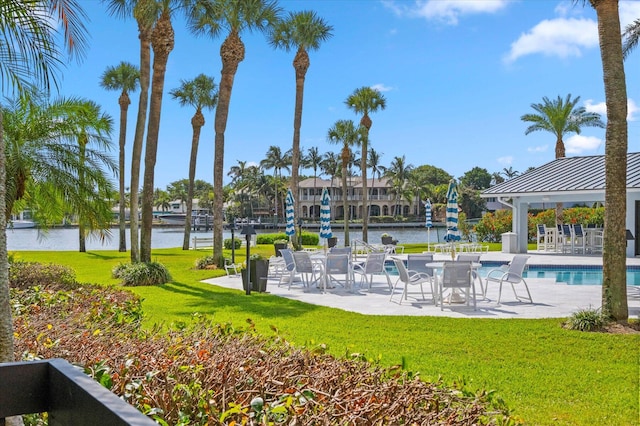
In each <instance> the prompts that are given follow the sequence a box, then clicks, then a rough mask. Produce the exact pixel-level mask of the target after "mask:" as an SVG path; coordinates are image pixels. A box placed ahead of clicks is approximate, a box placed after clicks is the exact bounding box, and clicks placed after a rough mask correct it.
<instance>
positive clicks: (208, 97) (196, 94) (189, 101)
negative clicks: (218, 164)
mask: <svg viewBox="0 0 640 426" xmlns="http://www.w3.org/2000/svg"><path fill="white" fill-rule="evenodd" d="M169 93H170V95H171V96H172V97H173V99H176V100H178V102H180V105H182V106H184V105H189V106H192V107H195V109H196V112H195V114H194V115H193V117H192V118H191V127H192V129H193V134H192V137H191V157H190V158H189V187H188V189H187V215H186V217H185V221H184V240H183V241H182V250H189V239H190V237H191V212H192V211H193V184H194V181H195V179H196V161H197V159H198V144H199V143H200V130H201V129H202V126H204V115H203V114H202V109H203V108H206V109H213V108H214V107H215V106H216V102H217V101H218V91H217V89H216V84H215V83H214V81H213V78H212V77H208V76H206V75H204V74H200V75H198V76H197V77H196V78H194V79H193V80H190V81H184V80H182V81H181V83H180V87H179V88H178V89H173V90H172V91H171V92H169Z"/></svg>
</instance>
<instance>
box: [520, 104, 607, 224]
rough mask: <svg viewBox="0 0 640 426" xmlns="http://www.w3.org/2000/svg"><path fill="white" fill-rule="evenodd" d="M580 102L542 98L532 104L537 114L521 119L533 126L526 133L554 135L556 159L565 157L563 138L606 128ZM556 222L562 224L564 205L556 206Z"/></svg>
mask: <svg viewBox="0 0 640 426" xmlns="http://www.w3.org/2000/svg"><path fill="white" fill-rule="evenodd" d="M579 101H580V96H578V97H576V98H575V99H573V100H572V99H571V94H568V95H567V97H566V99H564V100H563V99H562V98H561V97H560V96H558V97H557V98H556V99H555V100H550V99H549V98H547V97H546V96H545V97H543V98H542V103H537V104H531V108H533V110H534V111H535V112H536V114H524V115H523V116H522V117H520V119H521V120H522V121H527V122H530V123H533V124H531V125H530V126H529V127H527V129H526V130H525V131H524V134H525V135H528V134H529V133H532V132H536V131H540V130H544V131H546V132H549V133H553V134H554V135H555V137H556V148H555V149H556V158H563V157H565V147H564V142H563V140H562V138H563V137H564V135H566V134H568V133H576V134H578V135H579V134H580V133H581V132H582V128H583V127H600V128H602V127H604V123H603V122H602V120H601V119H600V114H598V113H596V112H587V110H586V109H585V107H576V105H577V104H578V102H579ZM556 221H557V223H562V222H563V219H562V203H557V204H556Z"/></svg>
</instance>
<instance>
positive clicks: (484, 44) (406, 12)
mask: <svg viewBox="0 0 640 426" xmlns="http://www.w3.org/2000/svg"><path fill="white" fill-rule="evenodd" d="M578 3H579V4H578V5H574V2H572V1H553V0H514V1H507V0H450V1H445V0H435V1H434V0H429V1H421V0H415V1H414V0H411V1H409V0H382V1H380V0H317V1H312V0H310V1H304V0H280V1H279V5H280V6H281V7H282V8H283V9H284V10H285V11H287V12H288V11H301V10H313V11H315V12H316V13H317V14H318V16H319V17H321V18H322V19H323V20H324V21H325V22H326V23H328V24H329V25H331V26H333V36H332V37H331V38H330V39H329V40H327V41H325V42H324V43H323V44H322V45H321V46H320V48H319V49H318V50H316V51H311V52H309V56H310V60H311V65H310V67H309V70H308V72H307V76H306V82H305V92H304V107H303V117H302V128H301V146H302V147H303V148H304V149H308V148H311V147H314V146H315V147H318V149H319V151H320V152H321V153H325V152H330V151H332V152H336V153H338V152H339V150H340V148H339V146H338V145H332V144H330V143H328V142H327V132H328V130H329V129H330V128H331V127H332V126H333V125H334V123H335V122H336V121H338V120H344V119H351V120H354V122H355V123H358V122H359V120H360V117H359V116H356V115H355V113H353V112H352V111H351V110H349V109H348V108H347V107H346V106H345V103H344V101H345V100H346V99H347V97H348V96H349V95H350V94H351V93H353V92H354V90H356V89H358V88H360V87H363V86H370V87H374V88H376V89H378V90H380V92H381V93H382V94H383V95H384V96H385V98H386V109H385V110H383V111H379V112H376V113H374V114H372V115H371V119H372V120H373V125H372V127H371V130H370V135H369V136H370V146H371V147H373V148H374V149H375V150H376V151H378V152H379V153H381V164H382V165H384V166H388V165H389V164H390V163H391V162H392V161H393V159H394V157H402V156H405V157H406V161H407V163H409V164H411V165H413V166H415V167H418V166H421V165H425V164H428V165H433V166H435V167H439V168H442V169H444V170H445V171H446V172H448V173H449V174H451V175H453V176H454V177H457V178H459V177H461V176H462V175H464V173H465V172H467V171H469V170H471V169H472V168H474V167H482V168H485V169H487V171H488V172H489V173H494V172H501V171H504V169H509V168H512V169H513V170H515V171H519V172H523V171H525V170H526V169H527V168H529V167H538V166H540V165H542V164H545V163H547V162H549V161H551V160H553V158H554V156H555V153H554V146H555V137H554V136H553V135H552V134H551V133H548V132H534V133H531V134H529V135H525V130H526V128H527V127H528V124H527V123H525V122H523V121H522V120H521V119H520V117H521V116H522V115H523V114H527V113H532V112H534V111H533V109H532V108H531V105H532V104H535V103H541V102H542V99H543V97H548V98H550V99H555V98H556V97H558V96H561V97H562V98H565V97H566V96H567V95H569V94H570V95H571V96H572V97H574V98H575V97H577V96H579V97H580V102H579V104H578V105H579V106H584V107H585V108H586V109H587V110H588V111H594V112H598V113H601V114H602V118H603V121H606V109H605V106H604V105H605V97H604V83H603V77H602V62H601V58H600V50H599V46H598V34H597V19H596V14H595V11H594V10H593V9H592V8H591V7H590V6H583V5H582V3H581V2H578ZM586 3H587V4H588V2H586ZM81 4H82V5H83V6H84V7H85V11H86V12H87V15H88V17H89V22H88V23H87V27H88V31H89V33H90V40H89V44H90V46H89V49H88V51H87V54H86V57H85V58H84V60H83V61H82V62H81V63H76V62H71V63H69V64H68V65H67V67H66V69H64V70H63V74H64V76H63V78H62V80H61V85H60V86H61V88H60V95H62V96H80V97H84V98H87V99H90V100H93V101H95V102H97V103H98V104H99V105H101V107H102V108H103V110H104V111H105V112H107V113H108V114H110V115H111V116H112V117H113V119H114V132H113V146H114V148H113V155H114V157H117V142H118V140H117V138H118V120H119V113H120V112H119V106H118V96H119V93H117V92H109V91H106V90H104V89H102V88H101V87H100V85H99V82H100V78H101V75H102V73H103V72H104V71H105V70H106V69H107V68H108V67H110V66H116V65H118V64H119V63H120V62H122V61H127V62H131V63H133V64H136V65H138V64H139V41H138V33H137V26H136V23H135V21H134V20H133V19H127V20H124V19H120V18H115V17H111V16H110V15H109V14H108V13H107V9H106V7H105V6H104V4H103V3H102V2H100V1H98V0H83V1H82V2H81ZM620 18H621V23H622V27H623V28H624V26H626V25H627V24H628V23H630V22H632V21H633V20H634V19H636V18H640V2H637V1H633V2H632V1H621V2H620ZM173 26H174V30H175V47H174V50H173V51H172V52H171V54H170V57H169V62H168V65H167V73H166V79H165V91H164V97H163V107H162V117H161V125H160V136H159V141H158V155H157V163H156V169H155V184H154V186H155V187H156V188H161V189H165V188H166V186H167V185H168V184H169V183H171V182H173V181H176V180H180V179H185V178H187V177H188V167H189V155H190V150H191V136H192V129H191V122H190V120H191V117H192V116H193V114H194V112H195V111H194V109H193V108H192V107H181V106H180V105H179V104H178V102H177V101H175V100H173V99H171V96H170V95H169V91H170V90H172V89H174V88H177V87H179V85H180V83H181V81H182V80H190V79H193V78H194V77H196V76H197V75H198V74H201V73H204V74H206V75H209V76H211V77H213V78H214V80H215V82H216V84H217V83H219V81H220V71H221V61H220V55H219V51H220V44H221V43H222V41H223V40H224V38H223V37H224V36H222V37H220V38H218V39H211V38H206V37H196V36H194V35H193V34H191V33H190V32H189V31H188V29H187V28H186V25H185V23H184V20H183V19H182V17H181V16H180V15H177V16H176V17H175V18H174V22H173ZM241 37H242V40H243V42H244V43H245V47H246V54H245V60H244V61H243V62H241V63H240V65H239V67H238V72H237V74H236V77H235V81H234V86H233V92H232V95H231V103H230V108H229V117H228V122H227V128H226V132H225V149H224V158H225V160H224V174H225V176H226V175H227V172H228V171H229V169H230V168H231V167H232V166H234V165H237V164H238V161H247V162H248V163H249V164H258V163H259V162H260V161H261V160H262V159H263V158H264V156H265V154H266V152H267V150H268V149H269V146H271V145H276V146H279V147H281V149H282V150H283V151H286V150H288V149H290V148H291V146H292V141H293V116H294V103H295V74H294V70H293V65H292V62H293V58H294V55H295V52H286V51H284V50H274V49H273V48H272V47H271V46H270V45H269V44H268V43H267V41H266V38H265V36H264V35H262V34H260V33H243V34H241ZM639 65H640V49H637V50H636V51H634V52H633V53H632V54H631V55H630V57H629V58H628V59H627V60H626V62H625V70H626V78H627V96H628V98H629V115H628V124H629V139H628V140H629V147H628V151H629V152H638V151H640V123H639V120H640V72H639V70H640V66H639ZM130 96H131V99H132V104H131V106H130V108H129V115H128V118H129V127H128V139H127V150H126V153H127V154H126V155H127V170H126V181H127V182H129V181H130V177H129V171H130V160H131V145H132V140H133V131H134V128H135V119H136V113H137V108H138V96H139V92H135V93H133V94H131V95H130ZM205 120H206V123H205V126H204V127H203V129H202V134H201V138H200V148H199V151H198V163H197V172H196V178H197V179H202V180H205V181H208V182H211V183H213V154H214V134H215V133H214V129H213V124H214V111H205ZM604 139H605V130H604V129H599V128H584V129H583V131H582V133H581V134H580V135H575V134H571V135H568V136H566V137H565V139H564V142H565V145H566V149H567V156H578V155H580V156H582V155H602V154H604V153H605V143H604ZM266 173H272V171H266ZM301 174H307V175H309V176H311V175H312V174H313V172H312V171H311V170H301ZM284 175H287V172H286V171H285V172H284ZM226 179H227V182H228V180H230V178H226ZM140 187H142V180H141V181H140Z"/></svg>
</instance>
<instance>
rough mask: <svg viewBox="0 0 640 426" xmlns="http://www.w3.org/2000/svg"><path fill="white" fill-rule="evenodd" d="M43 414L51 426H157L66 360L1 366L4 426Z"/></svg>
mask: <svg viewBox="0 0 640 426" xmlns="http://www.w3.org/2000/svg"><path fill="white" fill-rule="evenodd" d="M42 412H47V413H48V415H49V425H50V426H62V425H66V426H69V425H73V426H83V425H87V426H89V425H92V426H93V425H114V426H120V425H123V426H124V425H139V426H150V425H156V423H155V422H154V421H152V420H151V419H150V418H148V417H146V416H145V415H143V414H142V413H140V412H139V411H138V410H136V409H135V408H133V407H132V406H131V405H129V404H127V403H126V402H125V401H123V400H122V399H120V398H119V397H118V396H117V395H115V394H114V393H111V392H110V391H109V390H108V389H106V388H104V387H103V386H101V385H100V384H99V383H97V382H96V381H95V380H93V379H92V378H91V377H89V376H87V375H86V374H84V373H83V372H82V371H80V370H79V369H78V368H76V367H74V366H72V365H71V364H69V363H68V362H67V361H65V360H63V359H50V360H45V361H31V362H12V363H5V364H0V426H2V425H4V423H5V420H4V419H5V418H7V417H11V416H17V415H22V414H31V413H42Z"/></svg>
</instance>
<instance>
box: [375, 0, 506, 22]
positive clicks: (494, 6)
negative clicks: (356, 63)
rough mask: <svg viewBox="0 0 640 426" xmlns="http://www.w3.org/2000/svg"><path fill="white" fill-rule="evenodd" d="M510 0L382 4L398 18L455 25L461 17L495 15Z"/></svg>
mask: <svg viewBox="0 0 640 426" xmlns="http://www.w3.org/2000/svg"><path fill="white" fill-rule="evenodd" d="M510 2H511V0H471V1H470V0H447V1H443V0H426V1H425V0H416V1H415V2H413V3H411V4H410V5H407V4H406V3H400V2H397V1H383V2H382V3H383V4H384V5H385V6H386V7H388V8H389V9H391V10H392V11H393V12H394V13H395V14H397V15H400V16H410V17H419V18H426V19H427V20H434V21H439V22H443V23H445V24H448V25H457V24H458V20H459V18H460V17H461V16H463V15H474V14H481V13H495V12H498V11H500V10H501V9H504V8H505V7H507V5H508V4H509V3H510Z"/></svg>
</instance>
